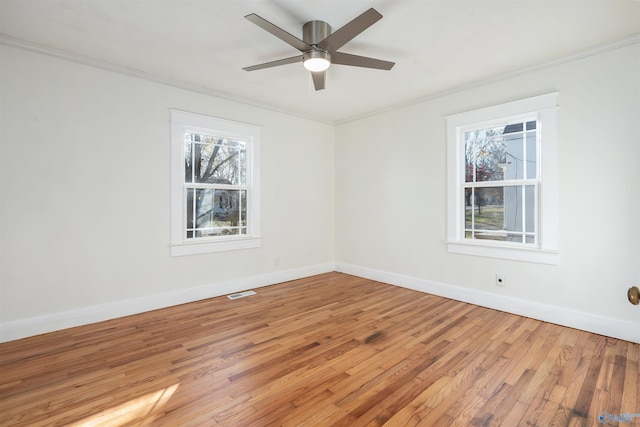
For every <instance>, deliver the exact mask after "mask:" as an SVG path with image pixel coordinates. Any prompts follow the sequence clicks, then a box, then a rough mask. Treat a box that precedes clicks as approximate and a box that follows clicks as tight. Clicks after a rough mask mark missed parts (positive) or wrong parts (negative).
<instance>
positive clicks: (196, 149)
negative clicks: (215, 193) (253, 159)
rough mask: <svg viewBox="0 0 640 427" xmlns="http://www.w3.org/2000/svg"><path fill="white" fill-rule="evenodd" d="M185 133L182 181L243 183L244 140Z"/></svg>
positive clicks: (244, 175) (244, 169)
mask: <svg viewBox="0 0 640 427" xmlns="http://www.w3.org/2000/svg"><path fill="white" fill-rule="evenodd" d="M185 137H186V139H187V143H185V182H187V183H207V184H227V185H245V183H246V144H245V142H244V141H235V140H231V139H225V138H218V137H215V136H211V135H200V134H192V133H188V134H186V135H185Z"/></svg>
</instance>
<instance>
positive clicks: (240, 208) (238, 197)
mask: <svg viewBox="0 0 640 427" xmlns="http://www.w3.org/2000/svg"><path fill="white" fill-rule="evenodd" d="M194 195H195V197H194ZM246 200H247V191H246V190H212V189H188V190H187V212H186V213H187V237H188V238H193V237H212V236H222V235H233V234H247V221H246V215H247V209H246V205H247V202H246ZM194 217H195V227H194V225H193V221H194V219H193V218H194Z"/></svg>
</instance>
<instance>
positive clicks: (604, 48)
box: [0, 33, 640, 125]
mask: <svg viewBox="0 0 640 427" xmlns="http://www.w3.org/2000/svg"><path fill="white" fill-rule="evenodd" d="M637 43H640V33H634V34H631V35H630V36H627V37H623V38H621V39H617V40H614V41H611V42H607V43H603V44H599V45H596V46H592V47H590V48H588V49H584V50H581V51H578V52H574V53H571V54H569V55H564V56H561V57H558V58H555V59H552V60H550V61H546V62H542V63H539V64H534V65H530V66H526V67H522V68H518V69H516V70H511V71H507V72H505V73H500V74H497V75H495V76H491V77H487V78H483V79H478V80H474V81H473V82H470V83H467V84H463V85H458V86H454V87H451V88H448V89H444V90H442V91H438V92H433V93H429V94H426V95H424V96H420V97H417V98H414V99H412V100H409V101H406V102H401V103H398V104H394V105H390V106H389V107H386V108H382V109H377V110H374V111H370V112H368V113H365V114H360V115H357V116H353V117H349V118H346V119H344V120H336V121H327V120H321V119H318V118H317V117H312V116H308V115H304V114H300V113H298V112H295V111H291V110H286V109H281V108H276V107H274V106H272V105H269V104H263V103H259V102H256V101H253V100H251V99H247V98H242V97H238V96H233V95H230V94H227V93H224V92H219V91H216V90H213V89H209V88H206V87H203V86H199V85H194V84H191V83H186V82H183V81H180V80H176V79H172V78H169V77H164V76H161V75H158V74H153V73H147V72H144V71H140V70H135V69H133V68H128V67H124V66H121V65H116V64H112V63H109V62H105V61H101V60H99V59H95V58H90V57H87V56H83V55H77V54H74V53H70V52H66V51H63V50H59V49H54V48H51V47H46V46H42V45H39V44H36V43H31V42H27V41H25V40H20V39H16V38H13V37H9V36H6V35H3V34H0V44H2V45H5V46H10V47H15V48H19V49H23V50H27V51H31V52H35V53H40V54H43V55H48V56H52V57H55V58H60V59H64V60H67V61H72V62H75V63H78V64H82V65H88V66H90V67H95V68H99V69H102V70H106V71H111V72H114V73H120V74H124V75H127V76H131V77H136V78H140V79H144V80H148V81H151V82H155V83H159V84H163V85H167V86H172V87H175V88H179V89H185V90H189V91H192V92H196V93H200V94H203V95H209V96H214V97H217V98H221V99H225V100H228V101H233V102H238V103H241V104H245V105H248V106H251V107H257V108H261V109H266V110H270V111H274V112H277V113H283V114H287V115H291V116H295V117H299V118H303V119H307V120H313V121H315V122H319V123H324V124H329V125H341V124H345V123H349V122H353V121H356V120H360V119H363V118H367V117H371V116H376V115H378V114H382V113H385V112H388V111H392V110H395V109H398V108H403V107H407V106H411V105H416V104H420V103H423V102H427V101H431V100H434V99H438V98H442V97H444V96H448V95H452V94H455V93H458V92H462V91H466V90H469V89H474V88H477V87H480V86H484V85H487V84H491V83H495V82H497V81H500V80H504V79H508V78H512V77H516V76H520V75H523V74H527V73H531V72H535V71H541V70H545V69H548V68H551V67H555V66H558V65H562V64H566V63H569V62H573V61H577V60H580V59H584V58H588V57H590V56H595V55H600V54H603V53H607V52H611V51H614V50H617V49H621V48H624V47H627V46H631V45H634V44H637Z"/></svg>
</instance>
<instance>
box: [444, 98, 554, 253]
mask: <svg viewBox="0 0 640 427" xmlns="http://www.w3.org/2000/svg"><path fill="white" fill-rule="evenodd" d="M556 107H557V94H555V93H554V94H549V95H543V96H540V97H535V98H529V99H525V100H521V101H516V102H513V103H509V104H502V105H498V106H494V107H489V108H485V109H482V110H474V111H471V112H467V113H462V114H457V115H455V116H450V117H448V118H447V127H448V198H449V199H448V219H449V222H448V231H447V233H448V236H447V237H448V250H449V251H450V252H456V253H463V254H469V255H480V256H490V257H498V258H506V259H515V260H521V261H533V262H543V263H552V264H553V263H556V262H557V224H556V222H557V221H556V216H557V213H556V211H557V188H556V187H557V171H556V169H557V161H556V136H555V133H556V130H555V127H556V117H555V116H556V110H557V108H556Z"/></svg>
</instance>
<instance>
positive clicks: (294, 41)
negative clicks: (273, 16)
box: [245, 13, 311, 52]
mask: <svg viewBox="0 0 640 427" xmlns="http://www.w3.org/2000/svg"><path fill="white" fill-rule="evenodd" d="M245 18H247V19H248V20H249V21H251V22H253V23H254V24H256V25H257V26H258V27H260V28H262V29H263V30H266V31H268V32H270V33H271V34H273V35H274V36H276V37H277V38H279V39H280V40H282V41H283V42H285V43H287V44H289V45H291V46H293V47H295V48H296V49H298V50H299V51H300V52H304V51H306V50H309V49H311V46H309V45H308V44H307V43H305V42H304V41H302V40H300V39H299V38H297V37H296V36H294V35H292V34H289V33H288V32H286V31H285V30H283V29H282V28H280V27H278V26H276V25H273V24H272V23H271V22H269V21H267V20H266V19H264V18H262V17H260V16H258V15H256V14H255V13H252V14H250V15H247V16H245Z"/></svg>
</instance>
